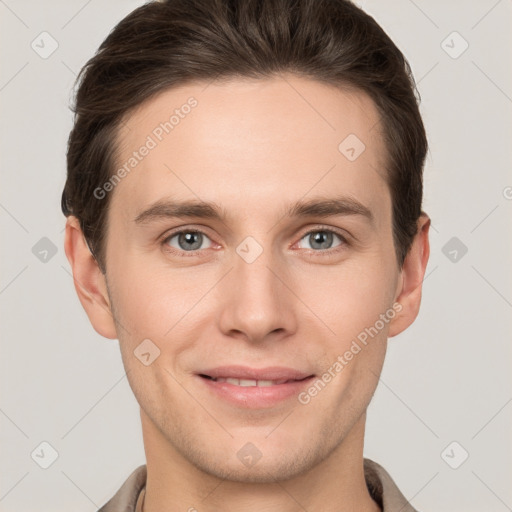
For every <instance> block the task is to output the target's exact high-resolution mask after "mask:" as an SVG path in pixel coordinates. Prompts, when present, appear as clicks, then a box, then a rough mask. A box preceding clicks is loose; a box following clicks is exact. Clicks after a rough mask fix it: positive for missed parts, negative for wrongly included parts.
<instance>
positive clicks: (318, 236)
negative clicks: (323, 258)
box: [311, 231, 332, 249]
mask: <svg viewBox="0 0 512 512" xmlns="http://www.w3.org/2000/svg"><path fill="white" fill-rule="evenodd" d="M311 238H312V240H313V243H312V244H311V247H315V244H317V243H318V244H319V246H317V247H316V248H318V249H328V248H329V245H330V244H331V243H332V233H329V232H327V231H318V232H317V233H314V234H313V235H311Z"/></svg>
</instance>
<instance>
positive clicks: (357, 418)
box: [90, 75, 412, 482]
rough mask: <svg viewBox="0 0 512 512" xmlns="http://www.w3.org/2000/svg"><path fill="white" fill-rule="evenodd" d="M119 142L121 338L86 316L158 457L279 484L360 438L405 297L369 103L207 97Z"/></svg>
mask: <svg viewBox="0 0 512 512" xmlns="http://www.w3.org/2000/svg"><path fill="white" fill-rule="evenodd" d="M191 97H192V98H193V99H192V100H191V99H190V98H191ZM186 105H189V106H188V107H186ZM173 114H174V118H171V116H172V115H173ZM170 119H171V121H170V122H169V120H170ZM166 122H168V124H167V125H166V124H165V123H166ZM347 137H348V139H347ZM118 141H119V152H118V160H117V167H116V169H120V168H123V166H124V168H125V171H126V172H124V173H123V172H121V173H120V174H121V176H120V178H121V179H120V180H118V182H116V183H114V184H113V185H112V187H111V188H109V187H108V186H107V188H108V189H109V190H108V193H110V194H112V196H111V205H110V211H109V224H108V230H107V251H106V261H107V265H106V283H107V286H108V302H109V307H110V309H111V310H112V313H113V316H114V319H115V333H114V334H109V333H108V332H107V330H108V329H107V328H105V327H100V326H99V325H98V322H99V321H96V320H95V319H94V315H92V316H91V315H90V318H91V320H92V321H93V324H94V323H95V322H96V324H97V325H96V329H97V330H98V332H102V333H103V334H104V335H106V336H108V337H118V338H119V342H120V348H121V353H122V358H123V362H124V365H125V368H126V370H127V372H128V380H129V383H130V386H131V388H132V389H133V392H134V394H135V396H136V398H137V400H138V402H139V404H140V406H141V416H142V421H143V430H144V434H145V442H146V440H147V438H148V437H150V436H149V433H151V439H152V440H151V441H148V442H152V443H157V444H159V447H160V449H161V450H163V451H165V452H168V453H173V454H174V455H173V456H175V457H181V458H183V460H186V461H188V462H190V463H192V464H193V465H194V466H195V467H196V468H199V469H200V470H202V471H204V472H206V473H208V474H211V475H216V476H218V477H221V478H229V479H232V480H236V481H246V482H266V481H273V480H274V479H275V478H276V477H279V478H280V479H285V478H290V477H292V476H294V475H298V474H300V473H303V472H305V471H307V470H308V469H309V468H312V467H313V466H315V465H316V464H318V463H319V462H321V461H323V460H325V459H327V458H328V457H329V456H330V455H331V454H333V453H336V451H337V450H339V449H340V447H342V446H343V444H344V443H346V442H348V441H347V439H349V437H350V435H355V434H354V432H355V430H354V429H356V428H357V429H359V433H360V434H361V432H362V431H361V429H362V425H364V413H365V410H366V407H367V406H368V404H369V401H370V399H371V397H372V395H373V393H374V390H375V387H376V384H377V381H378V376H379V374H380V371H381V367H382V363H383V360H384V355H385V351H386V343H387V337H388V336H389V335H392V334H395V333H396V331H397V330H398V328H396V327H394V326H395V324H396V322H397V321H398V320H397V318H398V317H400V314H399V311H400V309H401V308H402V306H401V305H400V304H397V303H396V302H395V301H396V300H397V299H398V300H400V293H401V291H402V289H403V287H402V284H403V273H402V271H401V269H399V268H398V265H397V261H396V255H395V248H394V245H393V236H392V218H391V197H390V192H389V190H388V187H387V184H386V175H385V173H386V171H385V155H386V148H385V146H384V144H383V141H382V133H381V131H380V124H379V117H378V114H377V111H376V108H375V106H374V104H373V102H372V101H371V100H370V99H369V98H368V97H367V96H366V95H365V94H364V93H361V92H357V91H352V92H347V91H341V90H339V89H336V88H334V87H330V86H328V85H324V84H321V83H319V82H316V81H312V80H308V79H305V78H298V77H294V76H291V75H288V76H287V77H286V79H284V77H283V78H273V79H266V80H257V81H256V80H253V81H250V80H244V81H242V80H233V81H229V82H224V83H216V84H210V85H208V86H206V84H204V83H202V84H200V83H195V84H193V85H187V86H186V87H181V88H175V89H172V90H169V91H166V92H165V93H162V94H160V95H158V96H157V97H155V98H153V99H151V100H150V101H148V102H147V103H145V104H143V105H142V106H141V107H140V108H139V109H138V110H137V111H135V112H133V113H132V114H131V115H130V116H129V117H128V118H127V119H126V122H125V125H124V127H123V128H122V129H121V130H120V132H119V134H118ZM363 144H364V146H363ZM142 147H146V148H147V149H146V150H144V149H141V148H142ZM134 152H136V153H134ZM131 159H132V160H131ZM103 190H105V189H103ZM184 203H188V204H187V206H186V207H182V206H183V204H184ZM191 203H206V204H207V205H208V206H207V207H205V206H204V204H203V206H202V207H197V206H195V205H192V204H191ZM322 203H323V205H322ZM180 205H181V206H180ZM411 321H412V320H411ZM103 325H104V324H103ZM393 329H394V331H393ZM365 334H366V335H365ZM144 340H145V341H144ZM363 340H364V341H363ZM356 347H358V348H359V349H358V348H356ZM229 366H242V367H245V369H247V368H248V369H249V370H248V371H249V373H247V374H246V373H243V372H242V370H240V369H236V368H234V369H233V368H231V369H229V368H228V369H226V368H223V367H229ZM270 367H281V370H279V369H277V370H275V371H274V372H273V373H272V372H271V371H270V373H269V372H267V371H266V369H268V368H270ZM283 368H286V369H288V370H289V371H290V372H295V373H294V374H291V373H286V372H285V370H283ZM251 369H252V370H255V371H257V370H261V372H260V373H259V374H251V373H250V370H251ZM204 375H207V376H209V377H212V376H213V377H215V376H217V377H219V378H220V379H219V380H217V381H214V380H212V379H211V378H207V377H205V376H204ZM237 376H238V377H240V378H242V382H239V381H231V380H230V381H226V382H223V381H222V379H223V377H224V378H226V377H231V378H236V377H237ZM258 376H259V377H260V378H259V379H258V380H259V381H260V382H257V383H256V384H259V385H256V386H254V385H253V384H255V383H254V382H251V377H252V378H253V379H254V378H255V377H258ZM304 377H306V378H305V379H303V378H304ZM244 379H245V380H249V382H244ZM289 379H293V380H292V381H291V382H288V383H277V382H276V381H280V380H289ZM301 379H303V380H301ZM268 380H270V381H272V382H270V383H269V382H265V381H268ZM261 381H263V382H261ZM240 384H246V385H247V384H248V385H249V386H247V387H246V386H241V385H240Z"/></svg>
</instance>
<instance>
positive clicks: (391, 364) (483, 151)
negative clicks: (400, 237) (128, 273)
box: [0, 0, 512, 512]
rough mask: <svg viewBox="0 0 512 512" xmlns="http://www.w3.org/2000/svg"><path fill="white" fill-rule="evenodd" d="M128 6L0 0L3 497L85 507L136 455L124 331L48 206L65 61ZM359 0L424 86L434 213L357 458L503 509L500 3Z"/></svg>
mask: <svg viewBox="0 0 512 512" xmlns="http://www.w3.org/2000/svg"><path fill="white" fill-rule="evenodd" d="M141 4H142V2H141V1H135V0H109V1H108V2H100V1H99V0H89V1H86V0H72V1H71V0H66V1H64V0H61V1H55V0H53V1H46V2H39V1H36V0H0V38H1V68H0V102H1V117H0V122H1V135H0V144H1V192H0V225H1V228H2V235H1V236H2V246H1V247H2V250H1V274H0V305H1V312H2V317H1V322H0V329H1V357H0V365H1V368H0V378H1V388H0V389H1V396H0V428H1V456H0V460H1V472H2V475H1V478H0V510H1V511H2V512H7V511H10V512H11V511H16V512H25V511H27V512H28V511H36V510H37V511H38V512H50V511H52V512H55V511H65V510H74V511H77V512H78V511H83V512H93V511H96V510H97V509H98V508H99V507H100V506H101V505H103V504H104V503H105V502H106V501H107V500H108V499H110V497H112V495H113V494H114V493H115V492H116V491H117V489H118V488H119V487H120V485H121V484H122V483H123V482H124V480H125V479H126V478H127V476H128V475H129V474H130V473H131V472H132V471H133V470H134V469H135V467H137V466H138V465H139V464H143V463H144V462H145V459H144V451H143V445H142V434H141V428H140V418H139V409H138V404H137V402H136V400H135V398H134V397H133V395H132V392H131V389H130V387H129V385H128V382H127V380H126V376H125V374H124V369H123V366H122V362H121V357H120V352H119V345H118V341H117V340H107V339H104V338H102V337H101V336H99V335H98V334H97V333H96V332H95V331H94V330H93V328H92V327H91V325H90V324H89V321H88V319H87V316H86V315H85V312H84V311H83V309H82V307H81V305H80V303H79V301H78V298H77V296H76V293H75V290H74V287H73V282H72V278H71V274H70V267H69V264H68V261H67V259H66V257H65V254H64V250H63V241H64V233H63V228H64V224H65V218H64V216H63V215H62V213H61V210H60V199H61V193H62V188H63V185H64V181H65V174H66V168H65V152H66V142H67V137H68V134H69V130H70V128H71V125H72V114H71V112H70V110H69V105H70V102H71V99H72V96H71V95H72V92H73V91H72V88H73V82H74V79H75V76H76V74H77V73H78V71H79V70H80V68H81V67H82V66H83V65H84V63H85V62H86V60H87V59H88V58H90V57H91V56H92V55H93V54H94V52H95V51H96V49H97V47H98V46H99V44H100V43H101V42H102V41H103V39H104V38H105V37H106V35H107V34H108V32H109V31H110V30H111V29H112V28H113V27H114V25H115V24H116V23H117V22H118V21H120V20H121V19H122V18H123V17H124V16H125V15H126V14H128V13H129V12H130V11H132V10H133V9H134V8H136V7H137V6H139V5H141ZM359 4H360V5H361V6H362V7H363V8H364V9H365V10H366V11H367V12H368V13H370V14H371V15H372V16H374V17H375V19H376V20H377V21H378V22H379V23H380V24H381V25H382V26H383V28H384V29H385V30H386V32H387V33H388V34H389V35H390V36H391V37H392V39H393V40H394V41H395V42H396V44H397V45H398V46H399V48H400V49H401V50H402V51H403V52H404V54H405V56H406V57H407V59H408V60H409V62H410V63H411V66H412V69H413V72H414V75H415V77H416V80H417V82H418V89H419V92H420V94H421V99H422V101H421V112H422V114H423V117H424V122H425V125H426V129H427V133H428V137H429V142H430V152H429V155H428V162H427V165H426V169H425V201H424V209H425V210H426V211H427V212H428V213H429V215H430V216H431V218H432V229H431V257H430V262H429V265H428V269H427V277H426V279H425V282H424V289H423V303H422V309H421V312H420V315H419V317H418V319H417V320H416V322H415V323H414V324H413V325H412V326H411V327H410V328H409V329H408V330H407V331H406V332H404V333H403V334H401V335H399V336H398V337H396V338H393V339H391V340H390V342H389V349H388V355H387V359H386V362H385V365H384V370H383V373H382V378H381V382H380V384H379V387H378V389H377V392H376V394H375V397H374V399H373V401H372V402H371V404H370V406H369V409H368V421H367V434H366V444H365V456H366V457H369V458H371V459H373V460H376V461H377V462H379V463H380V464H382V465H383V466H384V467H385V468H386V469H387V470H388V471H389V472H390V474H391V476H392V477H393V478H394V479H395V481H396V483H397V484H398V486H399V488H400V489H401V490H402V492H403V493H404V495H405V496H406V497H407V498H408V499H409V500H410V501H411V503H412V504H413V506H414V507H416V508H417V509H419V510H420V511H427V510H435V511H437V512H443V511H446V512H448V511H450V512H472V511H485V512H502V511H506V510H512V487H511V485H510V482H511V481H512V435H511V431H512V430H511V426H512V386H511V383H512V372H511V359H512V358H511V355H512V348H511V312H512V286H511V284H512V272H511V270H510V269H511V264H510V262H511V256H512V247H511V246H512V236H511V235H512V230H511V228H512V174H511V161H512V153H511V143H512V127H511V122H510V121H511V114H512V76H511V75H512V72H511V65H510V63H511V62H512V59H511V57H512V55H511V54H512V35H511V34H512V30H511V28H512V27H511V20H512V2H511V1H510V0H499V1H496V0H479V1H472V2H468V1H463V0H458V1H454V0H452V1H448V2H446V1H441V0H436V1H432V0H430V1H426V0H415V1H412V0H388V1H383V0H367V1H364V2H359ZM42 32H47V34H46V35H41V33H42ZM41 38H45V39H44V41H45V43H44V44H43V43H41V42H40V41H41ZM52 45H53V46H52ZM55 45H58V46H56V47H55V49H54V48H53V47H54V46H55ZM466 46H467V48H466ZM34 47H35V48H34ZM43 47H44V48H43ZM36 49H37V50H36ZM53 49H54V51H53V53H51V55H45V54H44V52H50V51H51V50H53ZM41 54H43V55H41ZM44 57H46V58H44ZM38 244H39V245H38ZM41 248H43V249H41ZM44 251H47V253H44ZM454 251H455V252H454ZM42 252H43V253H44V256H43V257H42V256H41V253H42ZM41 443H48V444H43V445H42V444H41ZM53 450H54V451H55V452H54V451H53ZM42 453H44V454H45V455H44V457H43V456H42V455H41V454H42ZM37 454H40V457H39V458H38V457H37ZM52 454H53V458H55V456H56V457H57V458H56V460H55V461H53V463H52V464H51V465H50V466H49V467H48V468H47V469H44V468H43V467H41V464H43V465H44V464H45V461H44V460H43V459H45V460H46V461H47V463H48V462H50V461H51V459H52ZM465 457H467V458H466V459H465V460H464V458H465Z"/></svg>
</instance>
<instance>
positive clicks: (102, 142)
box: [61, 0, 428, 272]
mask: <svg viewBox="0 0 512 512" xmlns="http://www.w3.org/2000/svg"><path fill="white" fill-rule="evenodd" d="M281 72H291V73H295V74H297V75H299V76H303V77H307V78H311V79H314V80H317V81H321V82H324V83H327V84H330V85H334V86H338V87H347V86H348V87H351V88H356V89H357V90H361V91H364V92H366V93H367V94H368V95H369V96H370V97H371V98H372V100H373V101H374V102H375V104H376V107H377V109H378V111H379V114H380V118H381V121H382V125H383V133H384V142H385V145H386V148H387V155H386V156H387V166H386V171H387V173H386V176H387V181H388V185H389V189H390V194H391V199H392V202H393V212H392V215H393V238H394V244H395V250H396V256H397V261H398V264H399V266H400V267H401V266H402V264H403V261H404V258H405V256H406V255H407V252H408V250H409V248H410V246H411V243H412V240H413V238H414V235H415V234H416V231H417V220H418V218H419V216H420V214H421V202H422V191H423V183H422V182H423V180H422V174H423V165H424V161H425V156H426V153H427V149H428V145H427V138H426V134H425V129H424V126H423V122H422V119H421V115H420V112H419V108H418V100H419V95H418V94H417V91H416V87H415V83H414V79H413V76H412V73H411V69H410V67H409V64H408V62H407V60H406V59H405V58H404V56H403V55H402V53H401V52H400V50H399V49H398V48H397V47H396V46H395V44H394V43H393V42H392V41H391V39H390V38H389V37H388V36H387V34H386V33H385V32H384V31H383V29H382V28H381V27H380V26H379V25H378V24H377V23H376V22H375V20H374V19H373V18H372V17H371V16H369V15H368V14H366V13H365V12H364V11H362V10H361V9H360V8H359V7H357V6H356V5H354V4H353V3H352V2H350V1H349V0H186V1H183V0H163V1H158V2H157V1H153V2H150V3H147V4H145V5H143V6H141V7H139V8H137V9H135V10H134V11H133V12H131V13H130V14H129V15H128V16H126V17H125V18H124V19H123V20H122V21H121V22H119V23H118V25H117V26H116V27H115V28H114V29H113V30H112V31H111V33H110V34H109V35H108V37H107V38H106V39H105V41H104V42H103V43H102V44H101V46H100V47H99V49H98V51H97V53H96V55H95V56H94V57H93V58H91V59H90V60H89V61H88V62H87V63H86V64H85V66H84V67H83V68H82V70H81V71H80V74H79V75H78V78H77V83H78V82H79V88H78V90H77V93H76V98H75V106H74V109H73V110H74V113H75V120H74V126H73V129H72V131H71V133H70V135H69V140H68V152H67V181H66V184H65V186H64V190H63V193H62V202H61V207H62V211H63V213H64V215H66V216H68V215H74V216H76V217H77V218H78V219H79V222H80V227H81V229H82V232H83V234H84V237H85V239H86V241H87V244H88V246H89V248H90V250H91V252H92V254H93V255H94V257H95V258H96V261H97V262H98V265H99V267H100V269H101V270H102V272H105V269H106V261H105V243H106V241H105V233H106V227H107V214H108V207H109V197H108V196H107V197H105V198H104V199H98V198H97V197H96V196H95V195H94V190H95V189H96V188H97V187H98V186H101V185H102V184H103V183H105V182H106V181H108V180H109V178H110V177H111V176H112V175H113V173H114V166H115V158H116V134H117V130H118V128H119V124H120V121H121V119H122V118H123V117H124V116H126V115H127V114H129V113H130V111H132V109H134V107H137V106H139V105H140V104H141V103H142V102H144V101H146V100H148V99H149V98H151V97H153V96H154V95H156V94H157V93H160V92H163V91H164V90H167V89H169V88H171V87H175V86H180V85H183V84H184V83H186V82H191V81H194V80H197V81H199V80H214V79H216V78H223V79H226V78H231V77H232V78H237V77H248V78H255V79H258V78H266V77H272V76H275V75H276V74H279V73H281ZM340 142H341V141H340Z"/></svg>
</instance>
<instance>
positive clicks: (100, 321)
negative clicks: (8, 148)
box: [64, 216, 117, 339]
mask: <svg viewBox="0 0 512 512" xmlns="http://www.w3.org/2000/svg"><path fill="white" fill-rule="evenodd" d="M64 250H65V252H66V257H67V259H68V261H69V264H70V265H71V270H72V273H73V281H74V284H75V290H76V292H77V295H78V298H79V300H80V303H81V304H82V306H83V308H84V309H85V312H86V313H87V316H88V317H89V321H90V322H91V324H92V326H93V328H94V330H95V331H96V332H97V333H98V334H100V335H101V336H104V337H105V338H109V339H116V338H117V333H116V329H115V322H114V319H113V316H112V312H111V308H110V299H109V296H108V292H107V286H106V280H105V276H104V275H103V273H102V272H101V270H100V268H99V266H98V263H97V261H96V259H95V258H94V256H93V255H92V253H91V251H90V250H89V247H88V245H87V243H86V241H85V238H84V236H83V233H82V230H81V228H80V224H79V221H78V219H77V218H76V217H74V216H69V217H68V219H67V222H66V234H65V241H64Z"/></svg>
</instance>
